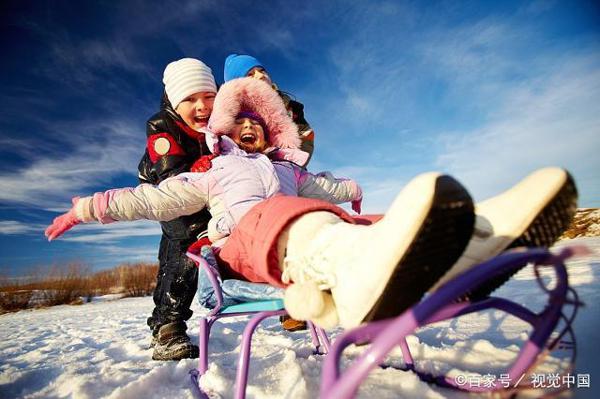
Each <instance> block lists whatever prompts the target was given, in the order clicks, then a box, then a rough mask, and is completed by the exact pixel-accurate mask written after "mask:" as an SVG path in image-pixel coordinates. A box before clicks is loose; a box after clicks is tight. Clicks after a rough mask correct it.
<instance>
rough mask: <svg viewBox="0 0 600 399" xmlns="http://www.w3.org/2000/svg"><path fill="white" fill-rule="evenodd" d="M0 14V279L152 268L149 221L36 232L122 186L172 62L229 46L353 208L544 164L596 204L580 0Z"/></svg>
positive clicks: (63, 7) (598, 191)
mask: <svg viewBox="0 0 600 399" xmlns="http://www.w3.org/2000/svg"><path fill="white" fill-rule="evenodd" d="M82 3H85V4H82ZM0 19H1V21H2V23H1V24H0V30H1V31H2V34H1V35H0V41H1V43H2V54H3V55H4V56H3V59H2V63H0V71H1V73H0V82H1V87H2V91H1V92H0V132H1V133H0V248H1V256H0V274H13V275H14V274H27V273H29V272H30V271H32V270H34V269H37V268H40V267H41V268H43V267H47V266H50V265H54V264H61V263H65V262H83V263H86V264H89V265H92V266H94V267H96V268H102V267H110V266H114V265H117V264H119V263H123V262H136V261H153V260H154V259H155V258H156V254H157V248H158V242H159V232H160V229H159V227H158V224H157V223H152V222H134V223H121V224H119V223H117V224H112V225H107V226H101V225H85V226H78V227H77V228H76V229H74V230H72V231H71V232H69V233H67V235H66V236H64V238H63V239H61V240H58V241H55V242H52V243H48V242H46V241H45V238H44V236H43V230H44V228H45V226H46V225H47V224H48V223H50V222H51V221H52V219H53V218H54V217H55V216H56V215H57V212H62V211H65V210H66V209H67V206H68V204H69V203H70V198H71V197H72V196H74V195H89V194H91V193H93V192H95V191H100V190H105V189H108V188H111V187H121V186H132V185H135V184H137V179H136V176H137V163H138V161H139V159H140V157H141V155H142V153H143V150H144V147H145V121H146V119H147V118H148V117H149V116H150V115H151V114H153V113H154V112H156V111H157V109H158V105H159V99H160V96H161V93H162V83H161V78H162V71H163V69H164V67H165V65H166V64H167V63H169V62H170V61H173V60H175V59H178V58H182V57H196V58H199V59H201V60H203V61H204V62H205V63H207V64H208V65H209V66H211V67H212V68H213V72H214V74H215V77H216V78H217V81H218V82H222V78H223V76H222V69H223V61H224V59H225V57H226V56H227V55H228V54H229V53H231V52H237V53H248V54H252V55H254V56H256V57H257V58H259V59H260V60H261V61H262V62H263V63H264V64H265V65H266V67H267V69H268V70H269V72H270V73H271V76H272V77H273V79H274V80H275V82H276V83H277V84H278V85H279V86H280V88H282V89H284V90H286V91H288V92H291V93H293V94H294V95H295V96H296V97H297V98H298V99H299V100H300V101H301V102H303V103H304V104H305V111H306V117H307V119H308V121H309V122H310V123H311V124H312V126H313V127H314V129H315V131H316V151H315V154H314V157H313V160H312V161H311V165H310V169H311V170H312V171H320V170H330V171H333V172H334V173H335V174H337V175H341V176H347V177H353V178H355V179H357V180H358V181H359V183H361V185H362V186H363V188H364V190H365V200H364V203H363V208H364V210H365V211H366V212H384V211H385V209H386V207H387V206H388V205H389V204H390V202H391V201H392V199H393V198H394V196H395V195H396V193H398V192H399V190H400V189H401V187H402V186H403V185H404V184H406V182H407V181H408V180H409V179H410V178H411V177H413V176H415V175H416V174H418V173H420V172H424V171H430V170H440V171H444V172H447V173H450V174H452V175H454V176H456V177H457V178H458V179H459V180H460V181H462V182H463V183H464V184H465V186H466V187H467V188H469V190H470V191H471V193H472V195H473V196H474V198H475V199H477V200H482V199H485V198H486V197H489V196H492V195H494V194H496V193H499V192H501V191H502V190H504V189H506V188H508V187H509V186H511V185H512V184H514V183H516V182H517V181H518V180H519V179H521V178H522V177H524V176H525V175H527V174H528V173H529V172H531V171H533V170H535V169H536V168H539V167H543V166H547V165H559V166H563V167H566V168H568V169H569V170H570V171H571V172H572V173H573V175H574V176H575V179H576V181H577V183H578V185H579V189H580V206H582V207H598V206H600V156H598V152H599V150H600V105H599V104H600V29H599V27H600V8H599V6H598V5H597V4H595V2H593V1H589V2H588V1H564V2H559V1H534V2H521V1H515V2H511V1H503V2H497V1H489V2H488V1H474V2H456V1H447V2H445V1H442V2H423V1H414V2H404V1H327V2H321V1H305V2H302V3H298V5H293V4H292V3H291V2H289V1H269V2H244V3H241V2H233V1H219V0H215V1H202V0H194V1H160V2H153V3H151V2H145V1H120V2H91V1H90V2H75V1H44V0H40V1H35V2H17V1H3V2H2V5H0Z"/></svg>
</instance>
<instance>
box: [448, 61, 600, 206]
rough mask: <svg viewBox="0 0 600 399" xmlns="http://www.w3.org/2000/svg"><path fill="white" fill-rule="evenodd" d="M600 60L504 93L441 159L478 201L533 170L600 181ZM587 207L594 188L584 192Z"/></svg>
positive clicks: (455, 135)
mask: <svg viewBox="0 0 600 399" xmlns="http://www.w3.org/2000/svg"><path fill="white" fill-rule="evenodd" d="M599 63H600V59H598V57H595V56H592V57H588V56H577V55H572V56H571V57H569V62H565V63H564V65H563V66H562V67H561V68H559V69H558V70H553V71H550V72H548V73H547V74H546V75H541V74H540V75H539V76H537V77H536V78H535V79H531V80H529V81H527V82H525V83H523V82H521V83H519V84H514V85H512V86H507V87H505V89H504V91H503V93H502V94H503V99H504V102H503V103H502V104H501V106H499V107H498V109H496V110H494V112H493V114H492V117H491V119H490V120H489V121H488V122H487V123H485V124H484V125H482V126H480V127H478V128H476V129H471V130H466V131H453V132H451V133H447V134H446V135H443V136H441V139H442V140H443V141H444V143H445V148H446V150H445V152H444V153H442V154H440V155H439V157H438V160H437V164H438V166H441V167H443V168H445V169H447V170H449V171H451V172H452V173H455V174H456V175H457V176H458V177H460V178H461V180H464V181H465V182H466V183H468V186H469V187H470V188H471V189H472V191H473V192H474V193H475V194H476V196H477V197H480V198H481V197H484V196H489V195H492V194H494V193H496V192H498V188H499V187H503V188H506V187H508V186H510V185H512V184H514V183H516V181H517V180H518V179H519V178H521V177H524V176H525V175H526V174H527V173H528V172H531V171H532V170H534V169H536V168H539V167H543V166H548V165H557V166H563V167H567V168H569V169H570V170H571V171H572V172H573V173H574V175H575V178H576V180H577V177H578V175H581V176H582V177H584V178H585V179H586V181H588V180H589V179H590V178H591V179H592V180H595V183H591V184H592V185H593V184H596V185H597V184H598V180H599V179H600V172H598V171H599V170H600V157H598V151H599V150H600V114H599V113H598V106H597V104H600V69H599V68H598V65H599ZM580 189H581V190H580V191H581V192H582V193H583V197H584V198H583V200H584V201H594V200H595V201H596V205H598V198H593V197H591V195H592V193H593V191H594V190H595V193H596V194H600V193H599V192H598V191H597V189H595V188H594V187H589V188H588V187H580Z"/></svg>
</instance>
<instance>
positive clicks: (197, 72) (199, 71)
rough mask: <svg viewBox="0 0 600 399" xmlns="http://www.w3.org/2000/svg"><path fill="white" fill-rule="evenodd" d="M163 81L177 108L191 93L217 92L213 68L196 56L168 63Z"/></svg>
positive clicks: (173, 104) (172, 103)
mask: <svg viewBox="0 0 600 399" xmlns="http://www.w3.org/2000/svg"><path fill="white" fill-rule="evenodd" d="M163 83H164V84H165V91H166V92H167V97H168V98H169V101H170V102H171V105H172V106H173V108H177V106H178V105H179V103H180V102H181V101H183V100H184V99H185V98H186V97H187V96H189V95H190V94H194V93H198V92H200V91H209V92H213V93H216V92H217V85H216V84H215V77H214V76H213V74H212V70H211V69H210V68H209V67H208V66H206V64H204V63H203V62H202V61H200V60H197V59H195V58H182V59H180V60H177V61H173V62H171V63H170V64H169V65H167V67H166V68H165V72H164V75H163Z"/></svg>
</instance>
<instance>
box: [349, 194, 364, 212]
mask: <svg viewBox="0 0 600 399" xmlns="http://www.w3.org/2000/svg"><path fill="white" fill-rule="evenodd" d="M351 204H352V210H353V211H354V212H356V213H358V214H359V215H360V211H361V207H362V197H360V198H359V199H357V200H354V201H352V202H351Z"/></svg>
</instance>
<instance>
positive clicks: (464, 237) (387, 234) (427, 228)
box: [278, 173, 474, 328]
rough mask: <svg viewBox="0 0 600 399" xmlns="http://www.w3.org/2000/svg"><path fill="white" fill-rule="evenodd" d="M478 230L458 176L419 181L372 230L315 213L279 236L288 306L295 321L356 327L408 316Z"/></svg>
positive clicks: (429, 176) (431, 176)
mask: <svg viewBox="0 0 600 399" xmlns="http://www.w3.org/2000/svg"><path fill="white" fill-rule="evenodd" d="M473 225H474V214H473V203H472V200H471V197H470V196H469V194H468V193H467V191H466V190H465V189H464V188H463V187H462V186H461V185H460V184H459V183H458V182H457V181H456V180H454V179H453V178H451V177H449V176H445V175H441V174H438V173H427V174H423V175H420V176H418V177H417V178H415V179H413V180H412V181H411V182H410V183H409V184H408V185H407V186H406V187H405V188H404V190H402V192H401V193H400V194H399V195H398V197H396V199H395V200H394V202H393V204H392V206H391V207H390V209H389V210H388V212H387V213H386V214H385V216H384V217H383V219H381V220H380V221H378V222H377V223H375V224H373V225H370V226H362V225H354V224H350V223H346V222H344V221H343V220H342V219H340V218H338V217H337V216H336V215H334V214H332V213H329V212H311V213H308V214H305V215H303V216H301V217H300V218H298V219H297V220H296V221H294V222H293V223H291V224H290V226H289V227H288V228H287V229H286V230H285V231H284V233H283V234H282V236H281V237H280V239H279V242H278V244H279V253H280V258H281V257H283V255H285V258H284V259H283V261H282V262H280V264H283V266H282V271H283V274H282V280H283V282H286V283H288V282H292V283H293V284H292V285H291V286H290V287H288V289H287V290H286V295H285V306H286V309H287V310H288V312H289V313H290V315H291V316H292V317H293V318H295V319H300V320H305V319H309V320H311V321H313V322H315V323H316V324H317V325H320V326H322V327H325V328H329V327H332V326H333V325H337V324H339V325H341V326H342V327H344V328H351V327H355V326H358V325H359V324H361V323H363V322H367V321H372V320H380V319H384V318H388V317H393V316H397V315H399V314H401V313H402V312H403V311H404V310H406V309H407V308H408V307H410V306H412V305H413V304H415V303H416V302H418V301H419V300H420V299H421V297H422V296H423V295H424V294H425V292H426V291H427V290H428V289H429V288H430V287H431V286H432V285H433V284H434V283H435V282H436V281H437V280H438V279H439V278H440V277H441V276H442V275H444V274H445V273H446V271H447V270H448V269H449V268H450V267H451V266H452V265H453V264H454V263H455V262H456V260H457V259H458V257H459V256H460V254H461V253H462V252H463V250H464V248H465V246H466V245H467V243H468V242H469V239H470V237H471V233H472V231H473Z"/></svg>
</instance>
